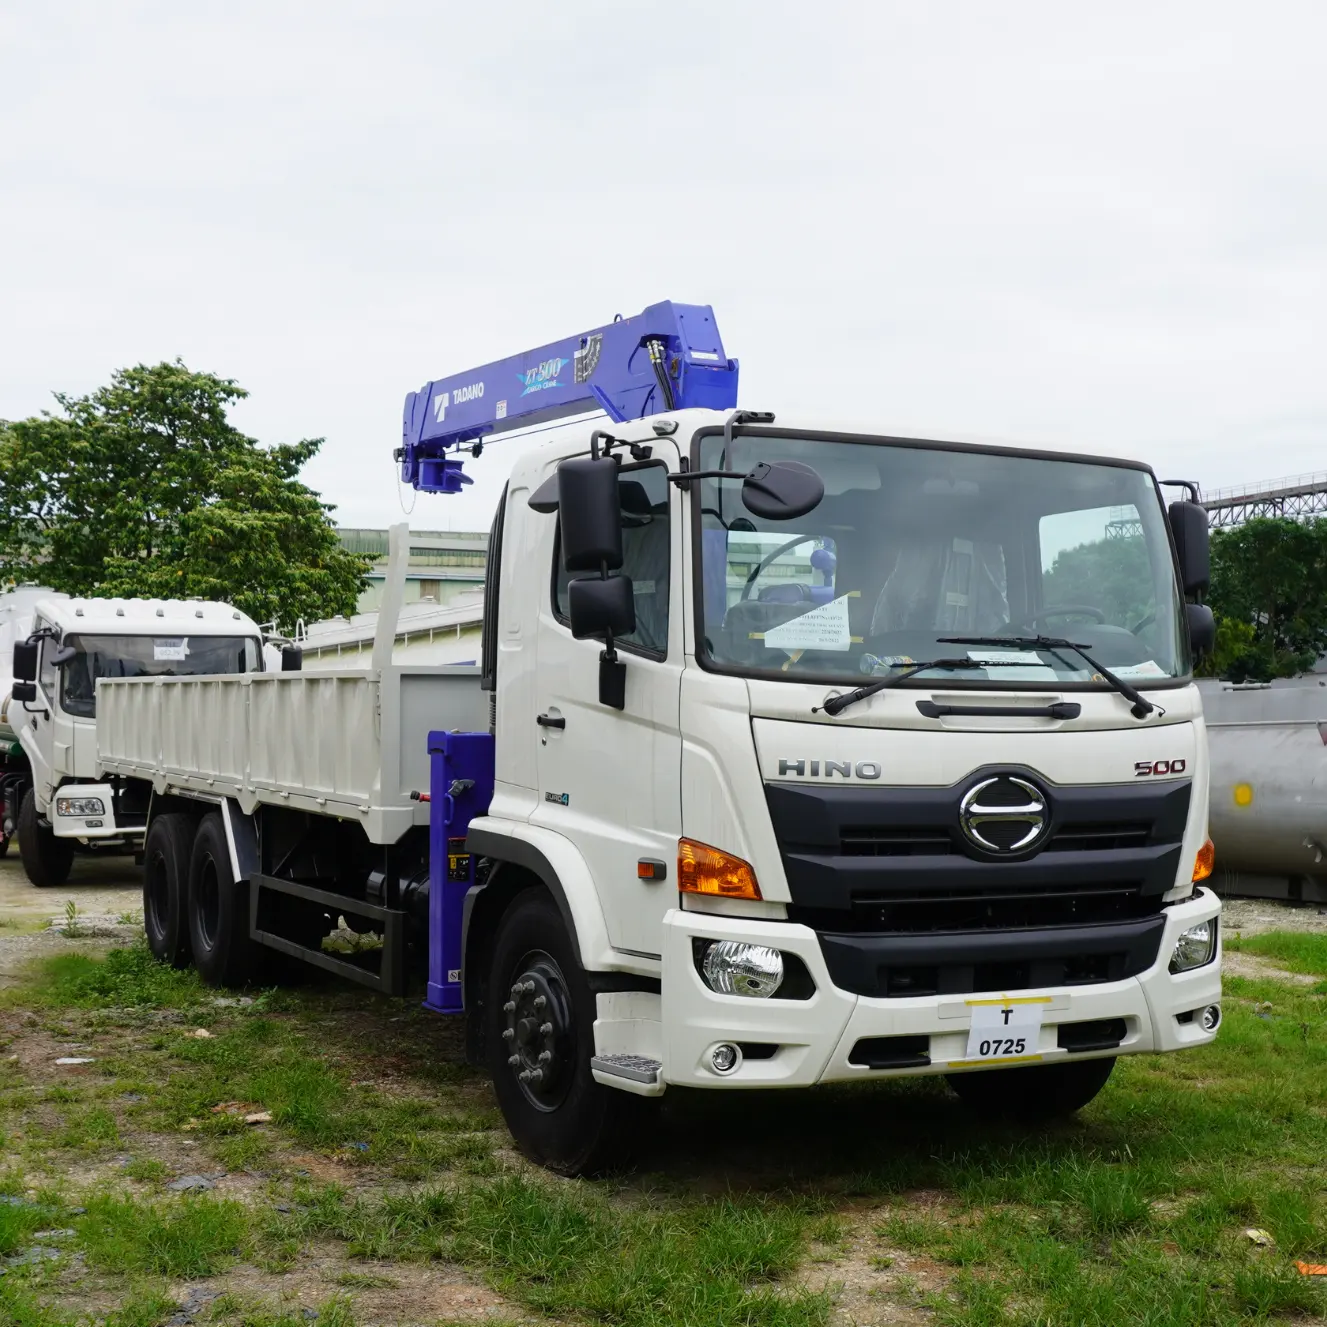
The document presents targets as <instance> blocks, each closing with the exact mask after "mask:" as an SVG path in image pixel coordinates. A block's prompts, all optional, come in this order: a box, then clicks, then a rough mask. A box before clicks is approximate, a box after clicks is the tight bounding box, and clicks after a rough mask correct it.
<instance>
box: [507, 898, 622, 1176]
mask: <svg viewBox="0 0 1327 1327" xmlns="http://www.w3.org/2000/svg"><path fill="white" fill-rule="evenodd" d="M594 1018H595V1004H594V996H593V995H592V993H591V991H590V987H589V983H588V982H587V981H586V979H585V973H584V971H583V970H582V968H581V964H580V959H579V957H578V956H577V954H576V952H575V948H574V946H573V945H572V941H571V937H570V936H569V935H568V933H567V928H566V925H565V924H564V922H563V920H562V915H561V913H559V911H558V908H557V905H556V904H555V903H554V902H553V900H552V899H551V898H550V897H549V896H548V894H547V893H545V892H544V891H543V890H542V889H530V890H527V891H526V892H525V893H523V894H521V895H519V896H518V897H517V898H516V900H515V901H514V902H513V903H512V905H511V907H510V908H509V909H508V910H507V912H506V913H505V914H504V915H503V917H502V920H501V922H500V923H499V924H498V933H497V938H496V940H495V942H494V946H493V963H492V967H491V968H490V970H489V989H488V1020H489V1022H488V1028H487V1042H488V1052H489V1064H490V1069H491V1072H492V1074H493V1085H494V1087H495V1089H496V1091H497V1096H498V1103H499V1105H501V1107H502V1113H503V1115H504V1116H505V1118H506V1121H507V1127H508V1128H509V1129H510V1130H511V1132H512V1137H513V1138H514V1139H515V1140H516V1145H517V1147H519V1148H520V1150H521V1151H522V1152H523V1153H524V1154H525V1155H526V1156H527V1157H529V1158H530V1160H532V1161H536V1162H538V1163H539V1164H540V1165H542V1166H547V1167H548V1168H549V1169H550V1170H555V1171H557V1172H558V1173H560V1174H563V1175H584V1174H595V1173H598V1172H602V1171H604V1170H609V1169H612V1168H613V1167H615V1166H618V1165H621V1164H622V1163H623V1162H624V1161H625V1160H626V1158H627V1154H628V1146H629V1143H630V1133H631V1126H632V1124H633V1123H635V1122H638V1121H639V1119H640V1116H641V1110H640V1107H641V1104H642V1103H641V1101H640V1099H639V1098H637V1097H633V1096H629V1095H627V1094H626V1093H623V1092H618V1091H615V1090H614V1089H613V1088H608V1087H603V1086H602V1085H600V1084H599V1083H596V1082H595V1081H594V1077H593V1075H592V1074H591V1073H590V1057H591V1056H592V1055H593V1054H594Z"/></svg>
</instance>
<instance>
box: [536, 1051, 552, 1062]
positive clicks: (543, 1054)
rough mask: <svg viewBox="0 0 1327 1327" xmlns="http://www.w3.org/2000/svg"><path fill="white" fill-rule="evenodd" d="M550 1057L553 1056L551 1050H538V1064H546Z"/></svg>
mask: <svg viewBox="0 0 1327 1327" xmlns="http://www.w3.org/2000/svg"><path fill="white" fill-rule="evenodd" d="M552 1058H553V1052H552V1051H540V1052H539V1063H540V1064H547V1063H548V1062H549V1061H550V1060H552Z"/></svg>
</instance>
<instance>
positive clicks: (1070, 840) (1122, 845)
mask: <svg viewBox="0 0 1327 1327" xmlns="http://www.w3.org/2000/svg"><path fill="white" fill-rule="evenodd" d="M1151 834H1152V826H1151V825H1148V824H1127V823H1126V824H1119V825H1065V826H1063V827H1062V828H1061V829H1057V830H1056V831H1055V833H1054V834H1052V835H1051V841H1050V842H1049V843H1048V844H1047V845H1046V848H1045V851H1046V852H1122V851H1123V850H1125V849H1126V848H1141V847H1142V846H1143V845H1144V844H1145V843H1146V842H1147V841H1148V839H1149V838H1150V837H1151Z"/></svg>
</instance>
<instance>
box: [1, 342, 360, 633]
mask: <svg viewBox="0 0 1327 1327" xmlns="http://www.w3.org/2000/svg"><path fill="white" fill-rule="evenodd" d="M246 395H247V393H246V392H245V391H244V390H243V389H242V388H241V387H239V386H238V385H237V384H236V383H235V382H233V381H232V380H230V379H228V378H217V377H214V376H213V375H211V374H207V373H193V372H190V370H189V369H187V368H186V367H185V366H184V365H183V364H182V363H179V362H176V363H174V364H156V365H152V366H148V365H139V366H137V367H136V368H132V369H124V370H121V371H120V372H118V373H116V374H114V375H113V376H112V378H111V381H110V384H109V385H108V386H106V387H102V388H99V389H98V390H97V391H95V392H93V393H92V394H91V395H89V396H80V397H73V396H66V395H62V394H60V393H56V397H55V399H56V401H57V403H58V405H59V407H60V409H59V412H57V413H50V412H44V413H43V414H41V415H38V416H34V417H33V418H31V419H24V420H19V421H16V422H13V423H9V424H7V425H0V583H4V582H6V581H15V580H41V581H43V582H45V583H46V584H48V585H51V586H52V587H53V588H55V589H57V590H64V591H67V592H68V593H70V594H89V595H92V594H95V595H126V596H128V595H141V596H146V597H153V598H168V597H169V598H203V599H223V600H226V601H228V602H230V603H233V604H234V605H235V606H236V607H238V608H241V609H243V610H244V611H245V612H246V613H248V614H250V616H252V617H254V618H256V619H257V620H258V621H260V622H262V621H276V622H277V623H279V624H280V625H281V626H283V627H286V628H289V627H290V626H292V625H293V624H294V622H295V621H296V619H298V618H304V619H306V620H308V619H316V618H321V617H329V616H332V615H334V614H338V613H350V612H353V611H354V608H355V603H356V600H357V598H358V595H359V591H360V589H361V588H362V586H363V583H364V574H365V572H366V571H367V569H368V565H369V564H368V561H367V559H364V558H362V557H358V556H356V555H354V554H351V553H347V552H346V551H345V550H344V549H342V548H341V546H340V544H339V543H338V541H337V537H336V530H335V527H334V526H333V525H332V522H331V518H330V513H331V511H332V510H333V509H332V508H331V507H330V506H328V505H327V504H325V503H323V502H321V501H320V500H319V497H318V495H317V494H316V493H315V492H313V490H312V489H310V488H308V487H307V486H306V485H304V484H302V483H301V482H300V481H299V472H300V470H301V469H302V467H303V466H304V465H305V464H306V463H307V462H308V461H309V460H310V459H311V458H312V457H313V456H315V455H316V454H317V452H318V449H319V447H320V446H321V445H322V440H321V439H306V440H305V441H302V442H297V443H292V444H285V445H280V446H275V447H262V446H259V444H258V443H257V442H256V441H255V440H254V439H252V438H249V437H246V436H245V435H244V434H243V433H241V432H240V431H239V430H238V429H236V428H234V427H233V426H232V424H231V423H230V421H229V419H228V418H227V414H228V411H229V409H230V407H231V406H233V405H234V404H235V402H236V401H239V400H242V399H243V398H244V397H245V396H246Z"/></svg>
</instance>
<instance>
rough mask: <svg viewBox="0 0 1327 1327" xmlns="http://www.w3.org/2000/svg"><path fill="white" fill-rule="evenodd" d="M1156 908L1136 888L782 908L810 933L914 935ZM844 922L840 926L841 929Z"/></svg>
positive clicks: (1115, 917)
mask: <svg viewBox="0 0 1327 1327" xmlns="http://www.w3.org/2000/svg"><path fill="white" fill-rule="evenodd" d="M1160 907H1161V899H1160V896H1158V895H1144V894H1140V893H1139V892H1138V887H1137V885H1132V884H1128V883H1118V884H1109V885H1104V886H1096V887H1092V888H1076V887H1074V886H1072V885H1066V886H1064V887H1062V888H1059V889H1007V890H995V889H966V890H941V891H937V892H936V893H933V894H929V893H928V894H922V893H908V894H899V895H896V896H891V897H888V898H858V899H854V900H853V905H852V909H851V912H850V914H849V915H848V916H847V917H845V916H844V914H843V913H842V912H839V911H837V910H832V909H827V908H826V909H812V908H799V907H797V906H796V905H794V906H792V907H790V908H789V909H788V915H789V918H790V919H791V920H794V921H800V922H802V923H804V924H805V925H807V926H810V927H812V928H813V929H815V930H818V931H819V930H830V931H856V932H866V933H869V932H873V931H878V932H889V933H891V934H907V935H917V934H921V933H925V932H933V931H992V930H995V931H1001V930H1004V931H1008V930H1023V929H1027V928H1033V927H1043V926H1092V925H1097V924H1099V923H1102V922H1116V921H1127V920H1129V919H1131V918H1135V917H1150V916H1152V915H1154V914H1155V913H1156V912H1157V911H1158V910H1159V909H1160ZM845 923H846V925H845Z"/></svg>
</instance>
